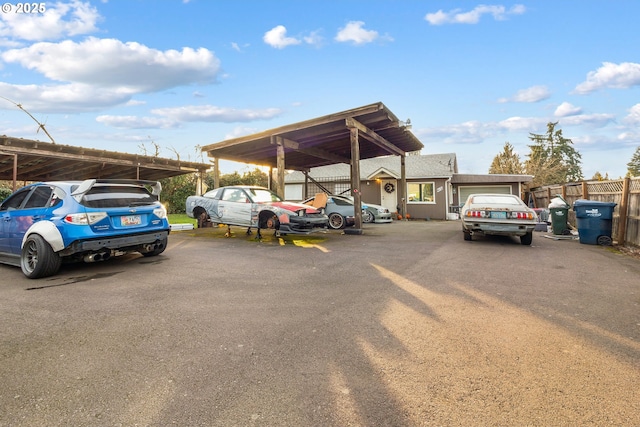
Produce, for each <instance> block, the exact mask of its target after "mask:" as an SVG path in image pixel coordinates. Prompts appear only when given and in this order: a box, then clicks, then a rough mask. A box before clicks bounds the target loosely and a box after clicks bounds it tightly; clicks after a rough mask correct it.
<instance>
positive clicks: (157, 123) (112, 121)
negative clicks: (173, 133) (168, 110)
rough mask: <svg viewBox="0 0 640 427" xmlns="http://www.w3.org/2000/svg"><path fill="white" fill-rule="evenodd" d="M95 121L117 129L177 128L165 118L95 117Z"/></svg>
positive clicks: (171, 121)
mask: <svg viewBox="0 0 640 427" xmlns="http://www.w3.org/2000/svg"><path fill="white" fill-rule="evenodd" d="M96 121H97V122H98V123H102V124H104V125H106V126H110V127H114V128H119V129H169V128H174V127H177V126H178V122H176V121H173V120H170V119H167V118H166V117H137V116H111V115H103V116H98V117H96Z"/></svg>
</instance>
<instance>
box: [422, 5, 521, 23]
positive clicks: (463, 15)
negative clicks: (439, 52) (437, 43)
mask: <svg viewBox="0 0 640 427" xmlns="http://www.w3.org/2000/svg"><path fill="white" fill-rule="evenodd" d="M525 12H526V8H525V7H524V6H523V5H521V4H517V5H515V6H512V7H511V8H510V9H508V10H507V8H505V7H504V6H499V5H479V6H476V7H475V8H474V9H472V10H471V11H469V12H462V11H461V9H453V10H451V11H449V12H444V11H442V10H438V11H437V12H435V13H427V14H426V16H425V17H424V19H425V20H426V21H427V22H429V24H431V25H444V24H477V23H478V22H480V18H482V15H492V16H493V18H494V19H495V20H497V21H501V20H504V19H507V17H508V16H509V15H522V14H523V13H525Z"/></svg>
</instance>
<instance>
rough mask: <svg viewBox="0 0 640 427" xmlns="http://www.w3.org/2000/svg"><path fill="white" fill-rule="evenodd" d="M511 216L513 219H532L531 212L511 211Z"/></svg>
mask: <svg viewBox="0 0 640 427" xmlns="http://www.w3.org/2000/svg"><path fill="white" fill-rule="evenodd" d="M511 218H514V219H533V214H532V213H531V212H511Z"/></svg>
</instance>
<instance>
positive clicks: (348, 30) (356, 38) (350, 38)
mask: <svg viewBox="0 0 640 427" xmlns="http://www.w3.org/2000/svg"><path fill="white" fill-rule="evenodd" d="M363 27H364V22H362V21H349V22H348V23H347V25H345V26H344V27H343V28H340V30H338V33H337V34H336V37H335V40H336V41H338V42H351V43H353V44H356V45H362V44H366V43H371V42H373V41H375V40H376V39H378V38H379V37H380V35H379V34H378V32H377V31H374V30H365V29H364V28H363ZM385 38H386V39H388V40H391V38H390V37H388V36H387V37H385Z"/></svg>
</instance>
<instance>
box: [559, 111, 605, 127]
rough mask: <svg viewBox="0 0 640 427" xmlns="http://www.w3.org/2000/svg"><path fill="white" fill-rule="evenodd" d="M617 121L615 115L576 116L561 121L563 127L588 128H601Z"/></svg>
mask: <svg viewBox="0 0 640 427" xmlns="http://www.w3.org/2000/svg"><path fill="white" fill-rule="evenodd" d="M614 121H615V116H614V115H613V114H605V113H599V114H578V115H575V116H567V117H563V118H562V120H560V125H561V126H588V127H593V128H600V127H604V126H606V125H608V124H609V123H612V122H614Z"/></svg>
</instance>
